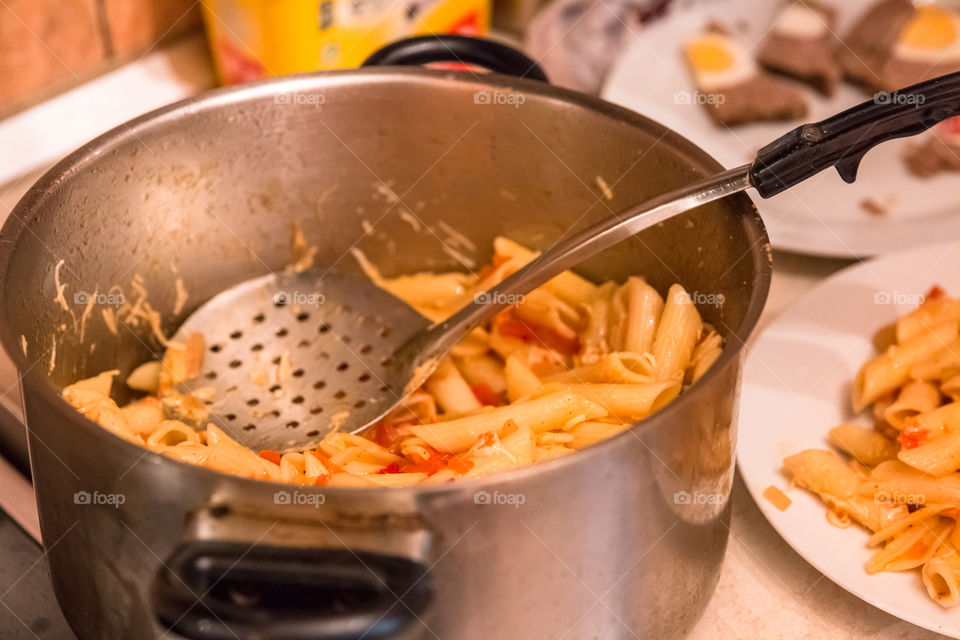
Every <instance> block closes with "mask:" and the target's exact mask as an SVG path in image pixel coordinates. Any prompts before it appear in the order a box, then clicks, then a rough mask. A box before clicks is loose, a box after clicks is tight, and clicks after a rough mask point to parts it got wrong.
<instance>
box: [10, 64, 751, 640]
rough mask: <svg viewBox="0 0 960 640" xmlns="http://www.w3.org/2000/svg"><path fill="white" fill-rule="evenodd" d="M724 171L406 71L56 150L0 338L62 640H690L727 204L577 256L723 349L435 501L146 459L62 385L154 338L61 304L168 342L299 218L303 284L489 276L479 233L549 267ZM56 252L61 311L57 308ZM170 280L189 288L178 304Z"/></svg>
mask: <svg viewBox="0 0 960 640" xmlns="http://www.w3.org/2000/svg"><path fill="white" fill-rule="evenodd" d="M718 169H720V167H719V165H718V164H717V163H716V162H715V161H713V160H712V159H710V158H709V157H708V156H707V155H706V154H705V153H703V152H702V151H701V150H699V149H698V148H696V147H695V146H694V145H692V144H691V143H689V142H688V141H686V140H684V139H683V138H681V137H679V136H678V135H676V134H674V133H673V132H671V131H669V130H667V129H665V128H664V127H662V126H660V125H658V124H656V123H655V122H652V121H650V120H647V119H646V118H643V117H641V116H639V115H637V114H635V113H632V112H629V111H627V110H624V109H621V108H618V107H616V106H613V105H611V104H608V103H606V102H603V101H600V100H597V99H594V98H590V97H587V96H584V95H580V94H577V93H573V92H570V91H565V90H562V89H558V88H555V87H551V86H549V85H547V84H544V83H541V82H536V81H532V80H522V79H517V78H513V77H508V76H505V75H496V74H491V75H479V76H478V75H474V74H471V73H466V72H457V73H455V72H445V71H431V70H425V69H401V68H385V69H377V68H374V69H363V70H357V71H346V72H341V73H328V74H308V75H301V76H293V77H286V78H281V79H276V80H269V81H265V82H260V83H256V84H252V85H246V86H242V87H238V88H230V89H225V90H220V91H214V92H211V93H209V94H205V95H203V96H201V97H198V98H196V99H191V100H187V101H185V102H181V103H178V104H176V105H173V106H170V107H167V108H164V109H161V110H159V111H155V112H153V113H151V114H148V115H146V116H143V117H141V118H138V119H137V120H134V121H132V122H130V123H128V124H126V125H123V126H121V127H119V128H117V129H115V130H113V131H111V132H109V133H107V134H105V135H103V136H101V137H100V138H97V139H96V140H94V141H93V142H91V143H89V144H88V145H86V146H84V147H83V148H81V149H80V150H78V151H77V152H75V153H73V154H72V155H70V156H69V157H67V158H66V159H65V160H63V161H62V162H61V163H60V164H58V165H57V166H56V167H55V168H54V169H52V170H51V171H50V172H49V173H47V174H46V175H45V176H44V177H43V178H41V179H40V180H39V181H38V182H37V184H36V185H35V186H34V187H33V188H32V189H31V190H30V191H29V193H28V194H27V195H26V196H25V197H24V198H23V200H22V201H21V202H20V203H19V204H18V206H17V207H16V209H15V210H14V212H13V214H12V215H11V217H10V220H9V221H8V222H7V224H6V225H5V226H4V227H3V229H2V232H0V247H2V255H0V282H2V286H3V295H4V303H5V304H4V305H3V312H2V313H3V317H2V326H0V337H2V340H3V345H4V348H5V349H6V351H7V353H8V354H9V355H10V356H11V357H12V358H13V359H14V360H15V361H16V363H17V365H18V366H19V367H20V369H21V370H22V371H23V373H24V378H23V393H24V398H25V408H26V415H27V422H28V426H29V445H30V454H31V465H32V469H33V473H34V481H35V485H36V492H37V499H38V503H39V509H40V520H41V525H42V530H43V538H44V544H45V547H46V549H47V552H48V554H49V561H50V567H51V573H52V577H53V583H54V588H55V591H56V594H57V598H58V601H59V603H60V605H61V607H62V608H63V610H64V613H65V615H66V617H67V619H68V620H69V622H70V624H71V626H72V627H73V629H74V630H75V631H76V633H77V635H78V636H79V637H80V638H84V639H97V640H100V639H103V638H123V639H126V640H129V639H137V638H155V637H160V636H163V635H164V634H165V633H166V632H167V628H173V629H174V630H175V632H176V633H175V634H174V636H176V635H177V634H179V635H183V636H188V637H194V638H232V637H240V638H253V637H256V638H285V639H290V638H307V637H310V638H386V637H398V638H399V637H403V638H434V637H437V638H445V639H446V638H456V639H457V640H470V639H474V638H476V639H483V640H493V639H499V638H503V639H516V638H530V639H541V638H563V637H566V638H578V639H579V638H628V637H631V638H632V637H635V636H640V637H648V638H670V637H677V636H681V635H682V634H684V633H685V632H686V631H687V630H688V629H689V628H690V627H691V626H692V625H693V624H694V623H695V621H696V620H697V618H698V617H699V615H700V614H701V612H702V610H703V608H704V606H705V605H706V602H707V600H708V598H709V597H710V594H711V592H712V590H713V588H714V585H715V583H716V581H717V577H718V574H719V570H720V563H721V560H722V558H723V554H724V549H725V546H726V541H727V532H728V528H727V527H728V523H729V505H728V502H727V498H728V497H729V495H730V486H731V481H732V475H733V461H734V458H733V453H734V448H735V441H736V413H737V395H738V390H739V376H740V365H741V347H742V346H743V343H744V341H745V340H746V339H747V337H748V335H749V333H750V331H751V329H752V328H753V326H754V324H755V322H756V320H757V317H758V315H759V313H760V310H761V307H762V305H763V302H764V299H765V297H766V294H767V289H768V285H769V279H770V250H769V246H768V244H767V237H766V234H765V232H764V229H763V225H762V223H761V221H760V218H759V217H758V216H757V213H756V211H755V210H754V208H753V205H752V204H751V202H750V200H749V199H748V198H747V197H746V196H743V195H738V196H735V197H731V198H728V199H726V200H724V201H721V202H718V203H715V204H712V205H709V206H705V207H702V208H701V209H698V210H695V211H693V212H691V213H689V214H687V215H686V216H684V217H682V218H680V219H676V220H672V221H670V222H667V223H665V224H663V225H661V226H659V227H656V228H654V229H651V230H650V231H648V232H645V233H643V234H642V235H641V236H638V237H636V238H634V239H632V240H631V241H629V242H625V243H623V244H622V245H619V246H617V247H616V248H615V249H612V250H609V251H607V252H605V253H604V254H602V255H601V256H599V257H597V258H596V259H593V260H591V261H589V262H588V263H585V264H584V265H583V267H582V269H581V270H580V271H581V272H582V273H583V274H584V275H586V276H588V277H591V278H597V279H604V278H618V279H622V278H625V277H627V276H628V275H632V274H644V275H645V276H646V277H647V278H648V279H649V281H650V282H652V283H653V284H654V285H655V286H656V287H658V288H660V289H661V290H665V289H666V287H668V286H669V284H670V283H673V282H681V283H683V284H684V285H685V286H686V287H687V289H688V290H690V291H691V292H698V293H700V294H703V295H705V296H706V295H712V296H713V297H712V298H710V299H711V300H723V303H722V304H718V305H715V306H702V307H701V309H700V311H701V313H702V314H703V316H704V318H705V319H706V321H708V322H710V323H712V324H713V325H715V326H716V327H717V328H718V329H719V330H720V331H721V332H722V333H723V335H724V336H725V338H726V341H727V344H726V348H725V350H724V353H723V355H722V356H721V358H720V359H719V361H718V362H717V363H716V364H715V365H714V367H713V368H712V369H711V370H710V372H709V373H708V374H707V375H706V376H705V377H704V378H703V379H702V380H701V381H700V382H698V383H697V384H696V385H694V386H693V387H692V388H691V389H689V390H688V391H686V392H685V393H684V394H682V395H681V397H680V398H679V399H678V400H677V401H675V402H674V403H672V404H671V405H669V406H668V407H667V408H666V409H665V410H663V411H661V412H659V413H658V414H656V415H655V416H653V417H652V418H650V419H648V420H646V421H644V422H642V423H640V424H638V425H637V426H635V427H634V428H632V429H631V430H629V431H628V432H625V433H623V434H621V435H619V436H617V437H614V438H612V439H610V440H608V441H606V442H603V443H600V444H598V445H596V446H593V447H590V448H589V449H587V450H584V451H582V452H580V453H578V454H576V455H573V456H568V457H565V458H563V459H558V460H554V461H551V462H546V463H543V464H538V465H534V466H532V467H529V468H524V469H520V470H517V471H513V472H509V473H503V474H500V475H495V476H491V477H488V478H484V479H479V480H471V481H464V482H459V483H454V484H449V485H444V486H433V487H411V488H398V489H390V490H366V489H348V488H337V489H331V488H323V487H299V488H295V487H292V486H286V485H279V484H272V483H266V482H256V481H251V480H245V479H241V478H236V477H232V476H227V475H222V474H219V473H215V472H212V471H209V470H206V469H203V468H199V467H194V466H190V465H187V464H183V463H180V462H176V461H174V460H171V459H168V458H165V457H162V456H160V455H155V454H153V453H151V452H148V451H145V450H143V449H141V448H139V447H137V446H134V445H132V444H129V443H127V442H126V441H123V440H121V439H119V438H116V437H114V436H113V435H111V434H110V433H109V432H107V431H105V430H104V429H102V428H100V427H99V426H97V425H96V424H94V423H92V422H90V421H88V420H86V419H85V418H83V417H81V416H80V415H79V414H78V413H76V412H75V411H74V410H73V409H72V408H70V407H69V406H68V405H67V404H65V403H64V402H63V401H62V400H61V399H60V397H59V389H60V388H62V386H63V385H65V384H67V383H69V382H72V381H74V380H76V379H79V378H82V377H85V376H89V375H92V374H94V373H97V372H100V371H102V370H106V369H110V368H114V367H116V368H119V369H120V371H121V374H126V373H127V372H129V371H130V370H131V369H132V367H134V366H135V365H137V364H138V363H140V362H142V361H144V360H146V359H147V358H150V357H153V354H155V353H156V352H157V351H158V349H159V345H158V344H157V343H156V341H155V340H154V339H153V338H151V335H150V331H149V329H148V328H147V327H146V326H145V325H141V326H139V327H125V326H122V325H121V326H120V328H119V331H118V334H117V335H114V334H113V333H112V332H111V331H110V330H109V329H108V326H107V324H105V322H104V319H103V317H102V314H101V311H102V310H103V309H104V308H107V307H101V306H96V305H95V306H94V307H93V308H92V313H91V314H89V315H87V316H86V318H85V319H84V317H83V312H84V309H85V308H86V304H85V303H86V302H87V299H88V298H85V297H84V296H83V295H78V294H80V293H81V292H86V293H88V294H92V293H93V292H94V291H97V292H100V293H101V294H102V293H103V292H105V291H108V290H110V289H111V287H113V286H118V287H120V288H121V290H122V291H123V293H124V295H126V296H128V297H130V296H133V295H134V292H133V289H132V288H131V282H132V280H133V278H134V277H135V276H138V277H142V278H143V282H144V283H145V286H146V289H147V290H148V292H149V298H148V300H149V302H150V304H151V305H152V306H153V307H154V308H155V309H158V310H160V311H161V312H163V327H164V329H165V331H166V332H167V333H172V332H173V330H174V329H175V328H176V327H177V326H178V324H179V323H180V322H181V321H182V320H183V318H184V317H186V316H187V315H188V314H190V313H191V312H192V310H193V309H194V308H196V307H197V306H198V305H199V304H200V303H202V302H203V301H205V300H206V299H208V298H210V297H211V296H212V295H214V294H216V293H217V292H219V291H221V290H223V289H225V288H227V287H230V286H232V285H234V284H236V283H238V282H240V281H243V280H246V279H249V278H252V277H254V276H257V275H259V274H263V273H266V272H268V271H270V270H276V269H282V268H283V267H284V265H286V264H288V263H290V262H291V260H292V257H293V256H292V255H291V236H292V234H293V232H294V229H296V228H299V229H301V230H302V232H303V234H304V235H305V236H306V238H307V239H308V241H309V242H310V243H312V244H314V245H316V246H317V248H318V252H317V255H316V263H317V264H318V265H331V264H334V263H336V264H339V265H340V266H341V267H342V268H355V267H354V266H353V261H352V258H350V256H349V253H348V251H349V249H350V248H352V247H354V246H356V247H359V248H361V249H362V250H363V251H364V252H366V254H367V255H368V256H369V257H371V258H372V260H373V261H374V262H375V263H376V264H377V265H378V266H379V267H380V268H381V269H382V270H383V271H384V272H385V273H387V274H397V273H404V272H411V271H417V270H423V269H455V268H458V264H457V262H456V261H455V260H454V259H453V258H452V257H451V256H450V255H449V254H448V253H446V252H445V251H444V249H443V245H442V243H441V242H440V241H439V240H438V236H443V235H445V232H444V228H445V227H444V226H443V225H441V222H442V223H445V224H446V225H449V227H450V228H453V229H456V230H457V231H458V232H460V233H462V234H464V235H465V236H466V237H468V238H469V239H470V240H472V241H473V242H475V243H476V246H477V249H476V251H474V252H467V253H469V254H470V256H471V257H472V258H473V259H474V260H476V261H477V262H478V263H482V262H483V261H484V260H486V259H488V258H489V247H490V243H491V240H492V239H493V237H494V236H496V235H499V234H503V235H506V236H509V237H511V238H513V239H515V240H517V241H519V242H522V243H526V244H528V245H531V246H534V247H544V246H547V245H549V243H551V242H553V241H554V240H556V239H557V238H558V237H560V236H561V235H563V234H564V233H566V232H568V231H570V230H571V229H579V228H581V227H583V226H584V225H586V224H588V223H589V222H593V221H596V220H597V219H598V218H601V217H603V216H609V215H611V212H612V211H616V210H618V209H620V208H622V207H624V206H626V205H628V204H633V203H635V202H637V201H639V200H642V199H645V198H649V197H651V196H654V195H657V194H659V193H662V192H665V191H668V190H670V189H674V188H676V187H678V186H680V185H682V184H684V183H687V182H689V181H692V180H694V179H695V178H698V177H701V176H705V175H707V174H709V173H711V172H715V171H717V170H718ZM598 176H599V177H600V178H602V179H603V180H605V181H606V182H607V183H608V184H609V185H610V186H611V188H612V192H613V196H612V199H611V200H610V201H607V200H606V199H605V198H604V196H603V191H602V189H601V188H600V187H599V186H598V180H597V178H598ZM391 191H392V193H393V194H396V196H398V197H399V202H396V203H395V198H394V197H393V196H391V195H390V192H391ZM384 194H387V195H386V196H385V195H384ZM402 211H410V212H412V213H413V215H414V216H415V217H416V218H417V219H418V220H420V221H422V226H421V225H411V224H408V222H406V221H404V219H403V218H407V219H409V215H408V214H406V213H404V214H403V215H402V216H401V212H402ZM367 222H369V223H370V224H372V225H373V232H372V233H366V232H365V231H364V228H365V227H366V226H367V224H366V223H367ZM414 227H421V228H420V229H415V228H414ZM61 260H63V261H64V263H63V266H62V267H61V269H60V273H59V277H60V280H61V281H62V283H63V284H65V285H66V290H65V300H66V303H67V309H66V310H64V309H63V308H62V307H61V306H60V305H59V304H58V303H57V302H54V299H55V298H56V297H57V291H56V287H55V267H56V265H57V263H58V262H59V261H61ZM177 278H182V282H183V284H184V285H185V288H186V289H187V291H188V292H189V294H190V296H189V299H188V303H187V304H186V306H184V307H183V309H182V310H180V312H179V313H177V314H174V313H173V312H172V311H171V310H172V309H173V308H174V304H175V302H174V301H175V297H176V293H175V287H174V282H175V280H176V279H177ZM119 291H120V290H117V289H114V290H113V292H114V293H118V292H119ZM721 296H722V298H721ZM99 298H102V296H101V297H99ZM111 301H115V299H113V300H111V299H106V300H104V302H105V303H106V304H110V303H111ZM54 343H55V345H56V349H55V353H52V345H53V344H54ZM23 345H26V347H25V351H24V350H23ZM167 637H170V636H167Z"/></svg>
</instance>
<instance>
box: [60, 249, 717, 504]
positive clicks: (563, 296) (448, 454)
mask: <svg viewBox="0 0 960 640" xmlns="http://www.w3.org/2000/svg"><path fill="white" fill-rule="evenodd" d="M353 255H354V257H355V258H356V259H357V261H358V263H359V265H360V268H361V270H363V271H364V272H365V273H366V274H367V276H368V277H369V278H370V279H371V280H372V281H373V282H375V283H376V284H377V285H378V286H380V287H381V288H383V289H384V290H386V291H388V292H390V293H392V294H394V295H395V296H398V297H400V298H402V299H403V300H404V301H405V302H406V303H408V304H409V305H411V306H412V307H413V308H415V309H416V310H418V311H419V312H420V313H421V314H423V315H424V316H425V317H426V318H428V319H430V320H433V321H442V320H443V319H445V318H447V317H449V316H450V315H451V314H453V313H455V312H456V311H457V310H458V309H460V308H462V307H463V306H464V305H466V304H471V303H473V302H475V301H477V297H478V296H479V295H480V294H482V293H484V292H486V291H488V290H489V289H490V288H491V287H494V286H495V285H496V284H497V283H499V282H500V281H501V280H503V279H504V278H505V277H507V276H509V275H510V274H512V273H514V272H516V271H517V270H518V269H520V268H522V267H523V265H525V264H527V263H528V262H530V261H531V260H533V259H534V258H535V257H536V255H537V254H536V253H535V252H533V251H530V250H529V249H526V248H524V247H522V246H520V245H518V244H517V243H515V242H513V241H511V240H508V239H506V238H497V239H496V240H495V241H494V256H493V259H492V262H491V264H489V265H487V266H484V267H482V268H481V269H479V270H478V272H477V273H476V274H473V273H470V274H463V273H442V274H432V273H416V274H412V275H401V276H397V277H389V278H388V277H384V276H383V275H382V274H381V273H380V271H379V270H378V269H377V268H376V266H374V265H373V263H371V262H370V261H369V260H368V259H367V258H366V256H365V255H363V254H362V253H361V252H359V251H354V252H353ZM722 348H723V339H722V337H721V335H720V334H719V333H717V332H716V331H713V330H712V328H710V327H704V326H703V324H702V322H701V320H700V315H699V314H698V313H697V311H696V309H695V308H694V306H693V304H692V302H691V300H690V297H689V296H688V295H687V294H686V291H685V290H684V289H683V287H681V286H679V285H675V286H674V287H672V288H671V289H670V290H669V291H668V292H667V296H666V298H664V297H661V293H660V292H658V291H656V290H655V289H654V288H653V287H652V286H650V284H648V283H647V282H646V281H645V280H644V279H643V278H640V277H630V278H628V279H627V280H626V282H623V283H617V282H613V281H610V282H606V283H603V284H601V285H599V286H598V285H595V284H593V283H591V282H589V281H587V280H585V279H584V278H582V277H581V276H579V275H577V274H574V273H572V272H569V271H568V272H564V273H562V274H560V275H558V276H556V277H555V278H553V279H552V280H550V281H549V282H547V283H545V284H544V285H543V286H541V287H539V288H537V289H535V290H533V291H532V292H530V293H529V294H527V295H526V296H524V297H523V298H522V299H518V300H517V301H516V303H515V304H511V305H509V306H506V307H505V308H503V309H501V310H500V312H499V313H498V314H497V315H496V316H495V317H494V318H493V319H492V320H491V321H490V322H488V323H486V324H485V325H484V326H481V327H477V328H476V329H474V330H473V331H471V332H470V334H469V335H468V336H467V337H466V338H465V339H463V340H462V341H461V342H460V343H459V344H458V345H456V346H455V347H454V348H453V350H452V351H451V352H450V354H449V356H448V357H446V358H444V359H443V360H442V361H441V362H440V364H439V366H438V367H437V368H436V370H435V371H434V372H433V373H432V375H431V376H430V377H429V378H428V380H427V381H426V382H425V383H424V385H423V386H422V387H421V388H419V389H416V390H414V391H413V392H412V393H410V394H409V395H408V396H407V397H406V398H404V399H403V400H402V401H401V402H400V403H399V404H398V405H397V406H395V407H394V408H393V409H392V410H391V411H390V412H389V413H388V414H387V415H386V416H385V417H383V418H381V419H380V420H378V421H377V422H376V423H375V424H373V425H371V426H370V427H369V428H367V429H365V430H364V431H363V433H362V434H351V433H339V432H336V431H334V432H333V433H328V434H326V435H325V436H323V437H322V438H320V439H319V442H317V443H316V444H315V445H311V446H310V447H308V448H306V449H304V450H302V451H294V450H290V451H270V450H263V451H254V450H252V449H249V448H247V447H245V446H243V445H241V444H240V443H239V442H237V441H236V440H234V439H233V438H232V437H230V435H229V434H228V433H227V432H226V431H224V429H223V428H221V427H222V426H223V425H231V424H232V423H235V422H240V421H237V420H235V418H236V417H237V416H232V417H231V415H230V414H227V415H219V414H217V413H211V410H212V409H211V408H212V407H215V406H217V403H216V399H215V398H213V397H211V396H210V395H209V394H207V395H204V393H203V391H202V389H201V390H197V391H194V392H191V393H186V392H184V391H182V388H183V386H182V385H180V383H182V382H186V381H189V380H192V379H194V378H196V377H197V376H198V375H199V374H200V373H201V372H205V370H204V368H203V356H204V337H203V336H202V335H200V334H192V335H190V336H189V337H188V339H187V340H186V341H185V342H183V343H178V342H169V343H168V344H167V349H166V352H165V353H164V355H163V358H162V359H161V360H153V361H150V362H146V363H144V364H142V365H140V366H139V367H136V368H135V369H134V370H133V371H131V372H130V374H129V375H127V376H126V380H125V382H126V387H127V390H126V391H128V392H135V393H137V395H138V396H140V397H138V398H136V399H134V400H133V401H131V402H129V403H127V404H126V405H125V406H123V407H120V406H118V404H117V403H116V402H115V401H114V400H113V399H112V398H111V397H110V392H111V390H112V387H113V381H114V379H115V377H116V376H117V375H118V374H119V373H120V371H118V370H112V371H106V372H104V373H101V374H100V375H98V376H94V377H92V378H88V379H85V380H80V381H78V382H76V383H74V384H72V385H69V386H67V387H66V388H65V389H64V390H63V398H64V399H65V400H66V401H67V402H68V403H70V404H71V405H72V406H73V407H74V408H76V409H77V410H78V411H80V412H81V413H83V414H84V415H85V416H87V417H88V418H90V419H91V420H94V421H96V422H98V423H99V424H100V425H101V426H103V428H105V429H108V430H110V431H112V432H113V433H115V434H116V435H118V436H120V437H123V438H125V439H127V440H129V441H131V442H134V443H136V444H138V445H141V446H144V447H147V448H149V449H151V450H153V451H155V452H157V453H160V454H162V455H165V456H167V457H170V458H173V459H176V460H180V461H183V462H187V463H191V464H196V465H202V466H205V467H207V468H209V469H213V470H216V471H221V472H224V473H231V474H235V475H239V476H244V477H248V478H254V479H261V480H269V481H275V482H284V483H288V484H293V485H319V486H332V487H368V488H370V487H373V488H377V487H380V488H389V487H401V486H408V485H414V484H439V483H443V482H449V481H452V480H457V479H460V478H469V477H480V476H486V475H488V474H491V473H498V472H502V471H507V470H510V469H516V468H518V467H522V466H525V465H530V464H534V463H536V462H539V461H543V460H550V459H554V458H558V457H561V456H566V455H569V454H571V453H573V452H574V451H576V450H577V449H582V448H584V447H587V446H590V445H591V444H594V443H596V442H599V441H600V440H603V439H605V438H608V437H610V436H613V435H615V434H617V433H620V432H622V431H624V430H626V429H628V428H629V427H630V425H631V424H633V423H635V422H636V421H638V420H642V419H643V418H645V417H647V416H649V415H650V414H651V413H653V412H655V411H657V410H659V409H660V408H661V407H663V406H664V405H666V404H667V403H668V402H670V401H671V400H672V399H673V398H675V397H676V396H677V395H678V394H679V393H680V392H681V390H682V388H683V387H684V385H685V384H692V383H693V381H694V380H696V379H697V378H699V377H700V376H701V375H703V373H704V372H705V371H706V370H707V369H709V367H710V366H711V365H712V364H713V363H714V362H715V361H716V359H717V358H718V357H719V355H720V353H721V351H722ZM280 360H281V364H280V365H278V370H279V369H283V370H285V371H286V372H287V373H286V375H293V374H292V373H291V372H290V368H291V367H290V362H289V354H286V355H283V356H281V358H280ZM284 363H285V364H284ZM245 373H246V374H247V375H248V377H250V378H251V379H253V380H254V381H255V382H258V381H259V380H261V379H263V381H264V382H266V380H265V374H264V373H263V371H250V372H245ZM278 377H282V376H279V373H278ZM278 379H279V378H278ZM258 383H259V382H258ZM300 400H303V401H306V398H301V399H300ZM295 402H298V400H295ZM322 409H323V407H321V408H320V409H319V410H322ZM319 410H318V411H319ZM311 414H312V413H311ZM307 419H309V418H307ZM211 420H212V422H211ZM301 424H302V423H301ZM197 425H200V426H199V428H197ZM254 426H256V425H254ZM244 428H246V427H244ZM728 445H729V443H726V446H728Z"/></svg>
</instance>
